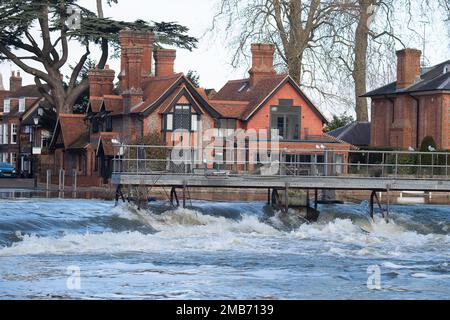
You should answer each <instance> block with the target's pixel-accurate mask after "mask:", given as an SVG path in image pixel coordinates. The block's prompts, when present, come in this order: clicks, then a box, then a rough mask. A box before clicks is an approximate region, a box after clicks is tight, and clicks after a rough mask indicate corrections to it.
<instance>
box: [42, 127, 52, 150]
mask: <svg viewBox="0 0 450 320" xmlns="http://www.w3.org/2000/svg"><path fill="white" fill-rule="evenodd" d="M51 136H52V135H51V134H50V132H48V131H45V130H43V131H41V148H47V147H48V146H49V144H50V138H51Z"/></svg>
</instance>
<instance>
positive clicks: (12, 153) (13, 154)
mask: <svg viewBox="0 0 450 320" xmlns="http://www.w3.org/2000/svg"><path fill="white" fill-rule="evenodd" d="M9 160H10V162H9V163H11V165H12V166H13V167H15V166H16V161H17V154H16V153H15V152H11V157H10V158H9Z"/></svg>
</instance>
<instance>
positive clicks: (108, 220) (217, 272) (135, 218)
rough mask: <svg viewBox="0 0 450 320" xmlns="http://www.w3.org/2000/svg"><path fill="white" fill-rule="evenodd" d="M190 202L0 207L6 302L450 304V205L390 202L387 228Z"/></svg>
mask: <svg viewBox="0 0 450 320" xmlns="http://www.w3.org/2000/svg"><path fill="white" fill-rule="evenodd" d="M192 206H193V207H192V208H191V209H172V208H170V207H167V206H166V204H165V203H162V202H161V203H155V204H153V205H151V206H150V208H149V209H148V210H145V211H138V210H136V208H134V207H132V206H131V205H124V204H122V205H120V206H118V207H114V203H113V202H112V201H103V200H63V199H36V198H35V199H25V198H23V199H2V200H0V299H23V298H24V299H71V298H75V299H79V298H81V299H417V298H424V299H449V298H450V266H449V263H450V234H449V232H450V230H449V229H450V208H449V207H447V206H427V205H420V206H394V207H393V208H392V212H391V217H392V220H391V222H390V223H389V224H387V223H386V222H385V221H384V220H383V219H381V218H379V219H376V222H375V223H372V222H370V221H369V219H368V218H367V205H366V204H365V203H363V204H360V205H355V204H345V205H327V206H322V207H320V210H321V212H322V213H321V216H320V219H319V222H317V223H314V224H304V225H302V226H300V227H297V228H292V226H288V225H286V224H285V223H283V222H282V221H281V220H280V219H278V218H277V216H275V217H272V218H270V219H263V216H264V204H262V203H210V202H199V201H196V202H193V203H192ZM378 271H380V274H379V275H378ZM378 280H379V281H378ZM368 282H369V287H368V285H367V284H368Z"/></svg>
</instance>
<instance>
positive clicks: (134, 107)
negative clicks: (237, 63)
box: [51, 30, 350, 184]
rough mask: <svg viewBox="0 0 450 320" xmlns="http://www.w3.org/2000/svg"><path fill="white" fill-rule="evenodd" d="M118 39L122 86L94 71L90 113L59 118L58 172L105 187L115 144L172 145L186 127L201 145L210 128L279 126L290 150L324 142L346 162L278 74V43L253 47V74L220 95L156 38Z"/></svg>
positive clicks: (314, 113) (339, 146) (126, 34)
mask: <svg viewBox="0 0 450 320" xmlns="http://www.w3.org/2000/svg"><path fill="white" fill-rule="evenodd" d="M119 39H120V46H121V71H120V74H119V76H118V78H119V80H120V82H119V88H116V89H115V88H114V79H115V72H114V71H113V70H110V69H109V68H105V69H104V70H98V69H94V70H91V71H90V72H89V74H88V77H89V83H90V101H89V105H88V106H87V109H86V113H85V114H84V115H77V116H74V115H60V119H59V121H58V124H57V127H56V130H55V133H54V136H53V139H52V143H51V149H52V150H53V152H54V156H55V164H56V168H64V169H65V170H66V171H67V170H76V171H77V172H79V174H80V175H83V176H86V177H93V178H90V180H91V182H92V181H94V180H95V179H96V180H95V182H94V184H101V183H102V182H107V180H108V178H109V175H110V172H111V160H112V158H113V157H114V148H113V147H112V145H113V144H114V143H117V142H119V141H120V142H121V143H125V144H126V143H133V142H134V141H136V139H138V138H141V137H143V136H146V135H148V134H149V133H153V132H157V133H158V134H160V135H161V140H162V141H163V143H164V144H166V145H168V146H171V145H173V144H174V143H175V142H174V141H172V136H173V135H172V133H173V131H175V130H177V129H185V130H186V131H188V132H189V141H190V145H192V146H196V145H197V143H198V142H199V141H196V139H197V137H198V136H199V135H198V134H196V133H198V132H199V131H200V130H202V131H203V130H206V129H210V128H220V129H224V130H226V129H237V128H242V129H271V128H272V129H279V130H280V132H282V134H281V136H282V142H281V147H283V148H286V150H288V149H295V150H297V149H301V150H314V149H316V146H317V144H318V143H319V144H321V145H322V146H323V147H324V148H327V149H331V150H337V153H336V156H337V157H341V158H342V161H344V160H345V157H346V151H347V150H348V149H349V147H350V145H348V144H345V143H342V142H341V141H339V140H337V139H335V138H333V137H330V136H327V135H324V134H323V131H322V129H323V126H324V124H325V123H326V119H325V117H324V116H323V115H322V114H321V113H320V112H319V110H318V109H317V108H316V107H315V106H314V105H313V104H312V102H311V101H310V100H309V99H308V98H307V97H306V95H305V94H304V93H303V92H302V91H301V90H300V88H299V86H298V85H297V84H296V83H295V82H294V81H293V80H292V78H291V77H289V76H287V75H279V74H277V73H276V72H275V70H274V68H273V55H274V51H275V49H274V46H273V45H266V44H257V45H253V46H252V54H253V65H252V68H251V70H250V71H249V73H250V77H249V78H248V79H243V80H234V81H229V82H228V83H227V84H226V85H225V86H224V87H223V88H222V89H221V90H219V91H218V92H215V91H214V90H205V89H202V88H196V87H194V85H193V84H192V83H191V82H190V81H189V79H187V77H186V76H185V75H184V74H182V73H175V71H174V65H175V59H176V51H175V50H168V49H159V48H158V49H155V50H154V35H153V34H152V33H143V32H136V31H130V30H124V31H122V32H120V35H119ZM153 60H154V63H153ZM153 65H154V72H153V70H152V69H153ZM200 124H201V128H199V125H200ZM288 158H289V159H292V161H294V159H295V157H288ZM94 177H95V178H94Z"/></svg>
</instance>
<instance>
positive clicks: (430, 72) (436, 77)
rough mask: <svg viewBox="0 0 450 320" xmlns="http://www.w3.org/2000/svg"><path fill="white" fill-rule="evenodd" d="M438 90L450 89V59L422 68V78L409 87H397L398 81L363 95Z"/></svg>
mask: <svg viewBox="0 0 450 320" xmlns="http://www.w3.org/2000/svg"><path fill="white" fill-rule="evenodd" d="M436 90H450V60H447V61H444V62H442V63H440V64H438V65H436V66H433V67H430V68H424V69H422V73H421V75H420V79H418V80H417V81H416V82H415V83H413V84H412V85H411V86H409V87H407V88H403V89H397V82H392V83H389V84H388V85H385V86H383V87H381V88H378V89H375V90H372V91H370V92H368V93H366V94H365V95H363V97H376V96H385V95H392V94H401V93H414V92H423V91H436Z"/></svg>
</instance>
